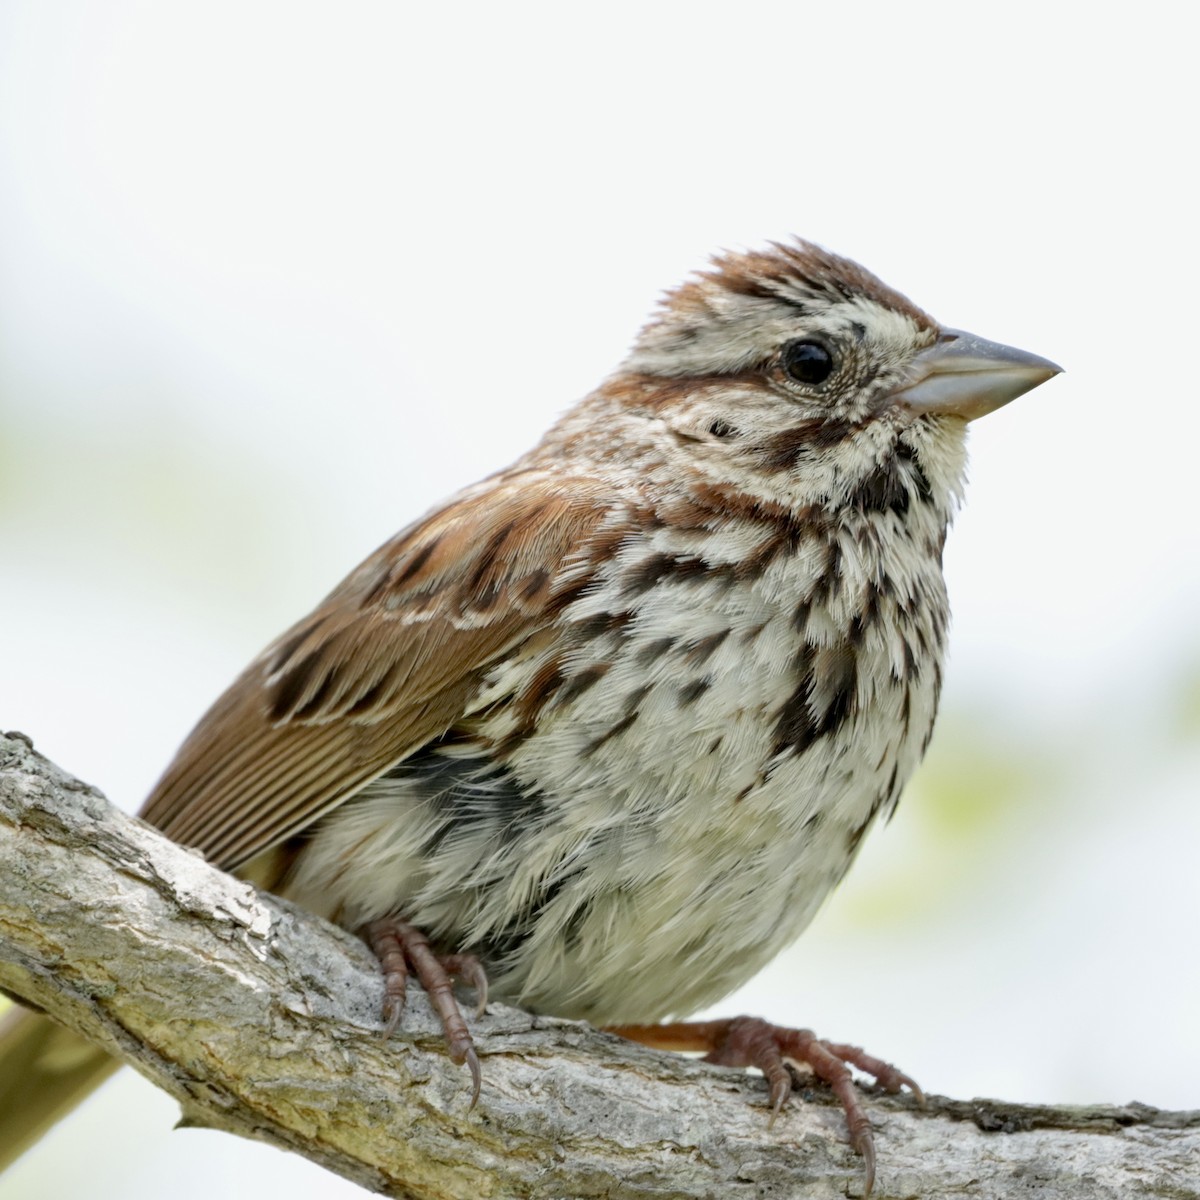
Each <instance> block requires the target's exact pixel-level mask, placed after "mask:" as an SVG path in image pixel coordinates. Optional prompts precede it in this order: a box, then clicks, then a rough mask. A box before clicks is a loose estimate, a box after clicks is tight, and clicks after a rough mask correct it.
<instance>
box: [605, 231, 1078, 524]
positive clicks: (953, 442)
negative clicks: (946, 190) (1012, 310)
mask: <svg viewBox="0 0 1200 1200" xmlns="http://www.w3.org/2000/svg"><path fill="white" fill-rule="evenodd" d="M1059 369H1060V368H1059V367H1057V366H1055V364H1054V363H1051V362H1048V361H1047V360H1046V359H1043V358H1039V357H1037V356H1036V355H1033V354H1028V353H1026V352H1024V351H1022V350H1016V349H1014V348H1012V347H1010V346H1003V345H999V344H998V343H995V342H989V341H987V340H985V339H983V338H979V337H976V336H974V335H971V334H967V333H964V332H962V331H961V330H955V329H948V328H944V327H942V326H941V325H939V324H938V322H937V321H935V320H934V319H933V318H932V317H930V316H928V315H927V314H926V313H925V312H923V311H922V310H921V309H919V308H917V307H916V305H914V304H913V303H912V302H911V301H909V300H908V299H906V298H905V297H904V296H902V295H901V294H900V293H899V292H896V291H894V290H893V289H892V288H890V287H888V286H887V285H886V284H884V283H883V282H882V281H881V280H879V279H877V278H876V277H875V276H874V275H872V274H871V273H870V272H869V271H866V270H864V269H863V268H862V267H860V266H858V265H857V264H856V263H854V262H851V261H850V260H849V259H845V258H840V257H838V256H837V255H834V254H831V253H829V252H828V251H826V250H823V249H821V248H820V247H817V246H814V245H812V244H810V243H807V242H802V241H796V242H792V243H787V244H778V243H777V244H772V245H771V246H769V247H768V248H767V249H766V250H762V251H752V252H748V253H737V254H735V253H727V254H723V255H720V256H718V257H717V258H715V259H714V260H713V262H712V264H711V265H710V267H709V269H707V270H705V271H702V272H700V273H699V274H697V275H696V276H694V277H693V278H691V279H689V280H688V281H687V282H685V283H684V284H682V285H681V286H680V287H678V288H676V289H674V290H673V291H671V292H669V293H667V294H666V296H664V298H663V301H662V303H661V305H660V307H659V310H658V311H657V312H656V313H655V315H654V316H653V317H652V318H651V320H650V321H649V323H648V324H647V325H646V327H645V328H644V329H643V330H642V332H641V334H640V335H639V337H638V339H637V341H636V343H635V345H634V347H633V350H632V351H631V353H630V354H629V356H628V357H627V358H626V360H625V362H624V363H623V364H622V366H621V369H620V371H619V372H618V374H617V375H616V376H614V378H613V380H611V381H610V384H609V388H608V390H609V393H610V395H613V396H617V397H619V398H620V400H621V402H622V403H623V404H624V405H625V406H627V408H629V409H632V410H635V411H637V412H639V413H640V414H642V415H645V416H651V417H652V418H653V419H654V420H655V422H657V423H659V424H660V426H665V427H666V428H667V429H669V430H670V432H671V435H672V436H674V437H676V438H679V439H681V440H682V441H683V442H686V443H687V452H688V454H689V455H690V456H692V457H693V458H694V459H695V460H697V461H698V462H700V463H702V464H703V463H707V464H709V465H710V466H711V467H712V468H713V469H717V470H719V469H721V467H722V465H725V466H728V467H729V468H731V469H734V470H741V471H748V472H752V473H753V474H754V475H755V476H758V477H760V482H761V477H762V476H764V475H769V476H772V477H774V484H773V485H772V487H771V488H770V489H769V490H770V491H772V492H778V491H779V490H780V489H781V488H782V489H783V490H784V491H785V492H787V493H788V494H789V496H790V498H791V500H792V501H793V502H804V503H811V502H813V501H814V500H824V501H825V502H826V503H828V504H831V505H834V506H836V505H840V504H843V503H845V502H846V501H847V500H848V499H852V498H853V497H854V496H855V495H862V494H864V493H863V492H862V486H863V480H864V478H866V477H868V476H871V475H872V473H875V472H878V471H879V470H880V469H881V467H884V466H887V465H888V464H889V463H890V461H891V457H892V456H894V455H895V454H896V452H897V448H900V452H901V453H902V454H903V455H906V456H907V457H908V459H909V461H915V460H920V459H925V460H928V461H927V463H926V465H927V467H928V472H927V474H928V475H929V476H933V477H937V482H938V483H939V484H940V485H941V486H940V487H939V488H938V489H937V490H942V491H948V492H949V493H953V492H955V491H956V490H957V487H958V480H959V479H960V477H961V473H962V464H963V459H964V452H963V444H964V432H965V426H966V423H967V422H968V421H971V420H973V419H974V418H976V417H979V416H982V415H983V414H985V413H988V412H991V411H993V410H994V409H996V408H999V407H1000V406H1001V405H1003V404H1006V403H1007V402H1008V401H1009V400H1012V399H1014V398H1015V397H1017V396H1019V395H1021V394H1022V393H1023V392H1026V391H1028V390H1029V389H1030V388H1033V387H1036V386H1037V385H1038V384H1039V383H1042V382H1044V381H1045V380H1047V379H1049V378H1050V377H1051V376H1052V375H1054V374H1057V373H1058V371H1059ZM781 476H782V477H786V478H780V477H781ZM914 478H915V476H914ZM754 490H761V489H758V488H756V489H754ZM946 499H947V504H951V503H952V499H953V497H952V496H951V495H947V498H946Z"/></svg>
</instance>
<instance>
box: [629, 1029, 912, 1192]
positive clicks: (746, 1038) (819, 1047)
mask: <svg viewBox="0 0 1200 1200" xmlns="http://www.w3.org/2000/svg"><path fill="white" fill-rule="evenodd" d="M609 1033H615V1034H617V1035H619V1036H620V1037H624V1038H629V1039H630V1040H631V1041H634V1042H641V1043H642V1045H644V1046H652V1047H654V1048H655V1049H656V1050H676V1051H689V1050H691V1051H701V1052H702V1053H703V1054H704V1060H705V1062H711V1063H716V1064H717V1065H718V1066H723V1067H756V1068H757V1069H758V1070H760V1071H761V1072H762V1073H763V1075H764V1076H765V1077H766V1080H767V1088H768V1090H769V1095H770V1098H771V1109H772V1112H771V1121H772V1123H774V1121H775V1118H776V1117H777V1116H778V1115H779V1110H780V1109H781V1108H782V1107H783V1105H784V1102H785V1101H786V1100H787V1098H788V1096H789V1095H790V1094H791V1091H792V1083H793V1080H792V1075H791V1072H790V1071H789V1070H788V1065H789V1064H793V1065H795V1066H797V1067H807V1068H808V1069H809V1070H811V1071H812V1073H813V1074H814V1075H815V1076H816V1077H817V1078H818V1079H822V1080H824V1081H825V1082H826V1083H827V1084H829V1086H830V1087H831V1088H832V1089H833V1091H834V1094H835V1095H836V1096H837V1098H838V1099H839V1100H840V1101H841V1102H842V1110H843V1111H844V1112H845V1114H846V1124H847V1125H848V1126H849V1129H850V1145H851V1146H853V1147H854V1149H855V1150H856V1151H857V1152H858V1153H859V1154H861V1155H862V1156H863V1159H864V1175H865V1180H864V1187H863V1196H864V1200H865V1197H868V1196H870V1194H871V1189H872V1187H874V1184H875V1141H874V1138H873V1136H872V1134H871V1122H870V1120H869V1119H868V1117H867V1114H866V1112H865V1111H864V1110H863V1106H862V1101H861V1100H860V1098H859V1095H858V1092H857V1090H856V1089H855V1087H854V1080H853V1079H852V1077H851V1075H850V1071H849V1068H848V1067H847V1066H846V1064H847V1063H849V1064H851V1066H855V1067H858V1069H859V1070H860V1071H865V1072H866V1073H867V1074H868V1075H873V1076H874V1077H875V1080H876V1082H878V1083H879V1084H880V1085H881V1086H882V1087H883V1088H884V1089H885V1090H887V1091H889V1092H898V1091H900V1089H901V1088H904V1087H907V1088H909V1089H910V1090H911V1091H912V1092H913V1094H914V1095H915V1096H916V1097H917V1099H918V1100H919V1101H920V1102H921V1103H922V1104H924V1103H925V1096H924V1094H923V1093H922V1092H921V1089H920V1088H919V1087H918V1086H917V1084H916V1082H915V1081H914V1080H912V1079H910V1078H909V1077H908V1076H907V1075H905V1074H904V1073H903V1072H902V1071H898V1070H897V1069H896V1068H895V1067H893V1066H892V1065H891V1064H890V1063H886V1062H884V1061H883V1060H882V1059H880V1058H875V1057H874V1055H871V1054H867V1053H866V1052H865V1051H863V1050H860V1049H859V1048H858V1047H857V1046H848V1045H846V1044H845V1043H843V1042H827V1041H823V1040H822V1039H821V1038H818V1037H817V1036H816V1035H815V1034H814V1033H813V1032H812V1030H810V1029H789V1028H787V1027H786V1026H783V1025H772V1024H770V1023H769V1022H767V1021H761V1020H759V1019H758V1018H757V1017H733V1018H731V1019H728V1020H724V1021H681V1022H676V1023H674V1024H670V1025H615V1026H612V1027H611V1028H610V1029H609Z"/></svg>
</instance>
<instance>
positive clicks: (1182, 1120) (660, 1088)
mask: <svg viewBox="0 0 1200 1200" xmlns="http://www.w3.org/2000/svg"><path fill="white" fill-rule="evenodd" d="M0 986H2V987H4V988H5V989H7V990H9V991H10V992H12V993H13V994H15V995H16V996H18V997H21V998H23V999H24V1000H26V1001H28V1002H30V1003H31V1004H33V1005H35V1006H37V1007H40V1008H43V1009H45V1010H46V1011H47V1012H48V1013H50V1014H52V1015H53V1016H54V1017H56V1018H57V1019H58V1020H59V1021H61V1022H63V1023H65V1024H66V1025H68V1026H70V1027H71V1028H73V1029H75V1030H77V1031H79V1032H80V1033H82V1034H84V1035H85V1036H86V1037H87V1038H88V1039H90V1040H91V1041H92V1042H94V1043H97V1044H99V1045H101V1046H103V1047H104V1049H106V1050H107V1051H109V1052H111V1053H114V1054H117V1055H119V1056H120V1057H121V1058H122V1059H124V1060H125V1061H127V1062H129V1063H132V1064H133V1065H134V1066H135V1067H136V1068H137V1069H138V1070H139V1071H141V1072H142V1074H143V1075H146V1076H147V1077H148V1078H150V1079H151V1080H153V1081H154V1082H155V1083H156V1084H158V1085H159V1086H160V1087H163V1088H165V1089H166V1090H167V1091H168V1092H170V1093H171V1094H172V1095H173V1096H174V1097H175V1098H176V1099H177V1100H178V1101H179V1103H180V1104H181V1105H182V1107H183V1114H184V1122H185V1123H187V1124H192V1125H206V1126H212V1127H215V1128H220V1129H226V1130H229V1131H230V1132H233V1133H239V1134H242V1135H243V1136H247V1137H254V1138H259V1139H262V1140H264V1141H267V1142H270V1143H272V1144H274V1145H276V1146H282V1147H284V1148H286V1149H289V1150H295V1151H297V1152H298V1153H300V1154H303V1155H305V1156H306V1157H308V1158H310V1159H312V1160H314V1161H315V1162H318V1163H320V1164H321V1165H322V1166H325V1167H328V1168H329V1169H330V1170H332V1171H336V1172H337V1173H338V1174H340V1175H343V1176H345V1177H346V1178H348V1179H351V1180H354V1181H355V1182H357V1183H359V1184H361V1185H363V1186H364V1187H366V1188H370V1189H373V1190H375V1191H378V1192H382V1193H384V1194H385V1195H390V1196H398V1197H419V1198H421V1200H426V1198H433V1197H436V1198H439V1200H443V1198H445V1200H449V1198H457V1197H462V1198H464V1200H465V1198H470V1200H476V1198H478V1197H482V1196H506V1197H507V1196H517V1197H593V1196H594V1197H600V1196H603V1197H606V1198H607V1200H634V1198H642V1197H654V1198H655V1200H668V1198H674V1197H697V1196H703V1197H720V1198H721V1200H737V1198H738V1197H747V1198H749V1197H756V1198H757V1197H772V1196H779V1197H783V1196H797V1195H804V1196H811V1197H844V1196H845V1195H846V1194H847V1190H849V1192H850V1194H857V1193H858V1192H859V1190H860V1188H861V1177H862V1175H861V1172H862V1168H861V1161H860V1160H858V1159H856V1158H855V1157H854V1155H853V1154H852V1153H851V1152H850V1150H849V1149H848V1147H847V1146H846V1143H845V1136H844V1127H843V1122H842V1116H841V1111H840V1109H839V1108H838V1106H837V1104H836V1103H835V1102H834V1101H833V1100H832V1098H831V1097H830V1096H829V1094H828V1092H827V1091H826V1090H825V1089H823V1088H820V1087H817V1086H814V1087H812V1088H808V1089H804V1098H805V1100H806V1101H807V1102H797V1103H794V1104H793V1105H792V1106H791V1107H790V1108H789V1109H788V1110H787V1112H786V1113H785V1114H784V1116H783V1117H782V1118H781V1119H780V1120H779V1121H778V1122H777V1123H776V1125H775V1127H774V1128H773V1129H768V1127H767V1119H766V1113H765V1110H764V1092H763V1087H762V1081H761V1080H760V1079H758V1078H755V1077H752V1076H747V1075H745V1074H744V1073H741V1072H735V1071H728V1070H723V1069H720V1068H716V1067H710V1066H707V1065H705V1064H703V1063H699V1062H695V1061H691V1060H687V1059H683V1058H679V1057H675V1056H671V1055H663V1054H657V1053H654V1052H652V1051H649V1050H646V1049H643V1048H641V1047H639V1046H635V1045H633V1044H631V1043H627V1042H623V1041H621V1040H619V1039H617V1038H614V1037H611V1036H608V1035H606V1034H602V1033H599V1032H597V1031H595V1030H593V1029H591V1028H589V1027H588V1026H586V1025H582V1024H578V1023H574V1022H567V1021H558V1020H552V1019H547V1018H541V1017H533V1016H530V1015H528V1014H526V1013H523V1012H519V1011H517V1010H515V1009H511V1008H505V1007H503V1006H501V1005H493V1006H492V1008H491V1011H490V1012H489V1015H488V1016H487V1017H486V1018H484V1019H483V1020H481V1021H479V1022H476V1023H475V1026H474V1032H475V1035H476V1039H477V1044H478V1047H479V1051H480V1054H481V1057H482V1060H483V1070H484V1086H483V1094H482V1096H481V1099H480V1102H479V1106H478V1108H477V1109H476V1110H475V1111H474V1112H468V1110H467V1103H468V1097H469V1092H470V1089H469V1083H468V1080H467V1078H466V1075H465V1072H464V1071H463V1070H462V1069H460V1068H458V1067H455V1066H454V1065H453V1064H452V1063H451V1062H450V1061H449V1059H448V1058H447V1057H446V1055H445V1053H444V1050H443V1047H442V1038H441V1033H440V1027H439V1025H438V1023H437V1021H436V1020H435V1019H434V1017H433V1016H432V1014H431V1013H430V1010H429V1008H428V1006H427V1005H426V1004H425V1001H424V997H423V996H422V995H421V994H420V992H419V991H418V990H417V989H415V988H414V989H413V995H412V997H411V999H410V1004H409V1009H408V1012H407V1013H406V1016H405V1021H404V1028H403V1029H402V1030H401V1031H400V1032H398V1033H397V1034H395V1035H394V1036H393V1037H392V1038H391V1039H390V1040H386V1041H385V1040H384V1039H383V1038H382V1037H381V1035H380V1023H379V1018H378V1013H379V1007H380V1003H381V994H382V988H381V983H380V979H379V974H378V969H377V966H376V964H375V963H374V961H373V960H372V957H371V955H370V953H369V952H368V951H367V950H366V948H365V947H363V946H362V945H361V944H360V943H359V942H358V941H357V940H356V939H355V938H353V937H351V936H350V935H348V934H346V933H344V932H343V931H341V930H338V929H335V928H333V927H332V926H330V925H328V924H326V923H324V922H322V921H319V920H317V919H315V918H313V917H311V916H308V915H306V914H304V913H302V912H300V911H298V910H296V909H294V908H292V907H291V906H289V905H287V904H286V903H284V902H282V901H279V900H277V899H275V898H274V897H271V896H268V895H265V894H263V893H261V892H258V891H256V890H255V889H254V888H253V887H251V886H249V885H248V884H246V883H242V882H239V881H237V880H235V879H233V878H231V877H230V876H228V875H225V874H223V873H222V872H220V871H216V870H214V869H213V868H212V867H210V866H208V865H207V864H206V863H205V862H204V861H203V860H202V859H201V858H200V857H198V856H197V855H195V854H193V853H191V852H189V851H187V850H183V849H181V848H180V847H179V846H176V845H174V844H173V843H171V842H169V841H167V840H165V839H164V838H162V837H161V836H159V835H158V834H157V833H155V832H154V831H153V830H151V829H149V828H148V827H146V826H145V825H143V824H142V823H140V822H139V821H137V820H135V819H133V818H131V817H127V816H125V815H123V814H122V813H120V812H119V811H117V810H116V809H114V808H113V807H112V806H111V805H110V804H109V803H108V802H107V801H106V800H105V799H104V797H103V796H101V795H100V793H99V792H97V791H96V790H95V789H93V788H90V787H88V786H86V785H84V784H81V783H79V782H78V781H77V780H75V779H73V778H71V777H70V776H69V775H67V774H66V773H65V772H63V771H62V770H60V769H59V768H57V767H56V766H54V765H53V764H52V763H50V762H48V761H46V760H45V759H43V758H42V757H41V756H40V755H38V754H36V753H35V752H34V751H33V749H32V747H31V746H30V745H29V743H28V739H25V738H24V737H22V736H21V735H8V736H7V737H4V736H0ZM871 1107H872V1115H873V1117H874V1120H875V1123H876V1125H877V1127H878V1135H877V1148H878V1152H879V1179H878V1183H877V1192H876V1194H877V1195H878V1196H881V1197H886V1196H922V1197H940V1196H950V1195H962V1194H964V1193H965V1192H968V1191H969V1192H970V1194H972V1195H988V1196H995V1197H1006V1196H1017V1195H1020V1196H1021V1197H1023V1198H1026V1197H1046V1198H1055V1197H1068V1196H1070V1197H1077V1196H1079V1195H1081V1194H1084V1192H1083V1191H1082V1190H1081V1189H1085V1190H1086V1194H1087V1195H1088V1196H1089V1197H1097V1198H1102V1197H1109V1196H1111V1197H1123V1196H1127V1195H1130V1194H1133V1193H1134V1192H1135V1191H1137V1192H1144V1191H1146V1190H1147V1189H1148V1190H1150V1191H1151V1192H1153V1194H1155V1195H1163V1196H1167V1195H1169V1196H1172V1197H1200V1113H1197V1112H1192V1113H1167V1112H1160V1111H1158V1110H1156V1109H1152V1108H1149V1107H1146V1106H1142V1105H1128V1106H1123V1107H1104V1106H1095V1107H1087V1108H1052V1107H1047V1106H1035V1105H1016V1104H1004V1103H997V1102H994V1101H971V1102H965V1103H964V1102H956V1101H950V1100H945V1099H942V1098H938V1097H934V1098H933V1099H932V1100H931V1102H930V1106H929V1109H928V1110H927V1111H925V1112H921V1111H920V1110H918V1109H917V1108H916V1106H915V1104H914V1103H913V1102H912V1100H911V1099H910V1098H904V1097H898V1098H897V1097H883V1096H880V1097H878V1098H874V1099H872V1100H871Z"/></svg>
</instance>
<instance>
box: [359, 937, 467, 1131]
mask: <svg viewBox="0 0 1200 1200" xmlns="http://www.w3.org/2000/svg"><path fill="white" fill-rule="evenodd" d="M363 936H364V937H365V938H366V940H367V944H368V945H369V946H370V947H371V949H372V950H374V951H375V955H376V957H377V958H378V959H379V965H380V966H381V967H382V968H383V1022H384V1035H385V1036H386V1035H388V1034H390V1033H391V1032H392V1031H393V1030H394V1029H395V1028H396V1026H397V1025H398V1024H399V1023H400V1018H401V1016H402V1015H403V1013H404V1001H405V997H406V994H407V990H408V972H409V968H410V967H411V968H412V971H413V973H414V974H415V975H416V977H417V979H418V980H419V981H420V983H421V986H422V987H423V988H424V989H425V994H426V995H427V996H428V997H429V1003H430V1004H432V1005H433V1009H434V1011H435V1012H436V1013H437V1015H438V1016H439V1017H440V1018H441V1021H442V1030H443V1032H444V1033H445V1035H446V1048H447V1049H448V1050H449V1051H450V1058H451V1060H452V1061H453V1062H456V1063H458V1064H460V1065H461V1064H462V1063H466V1064H467V1067H468V1069H469V1070H470V1072H471V1107H472V1108H474V1107H475V1102H476V1101H477V1100H478V1099H479V1085H480V1082H481V1080H482V1074H481V1072H480V1069H479V1055H478V1054H476V1053H475V1043H474V1041H473V1040H472V1039H471V1034H470V1033H469V1032H468V1030H467V1023H466V1021H465V1020H464V1019H463V1015H462V1009H460V1008H459V1006H458V1001H457V1000H456V999H455V996H454V985H453V984H452V983H451V982H450V981H451V979H460V980H461V981H462V982H463V983H466V984H468V985H469V986H471V987H473V988H474V989H475V991H476V993H477V995H478V997H479V998H478V1001H477V1003H476V1006H475V1015H476V1016H477V1017H480V1016H482V1015H483V1011H484V1009H485V1007H486V1006H487V976H486V975H485V974H484V971H483V966H482V965H481V964H480V962H479V959H477V958H476V957H475V955H473V954H447V955H444V956H442V957H439V956H438V955H437V954H435V953H434V951H433V949H432V947H431V946H430V945H429V939H428V938H427V937H426V936H425V935H424V934H423V933H422V932H421V931H420V930H419V929H418V928H417V927H416V926H415V925H410V924H409V923H408V922H407V921H402V920H400V918H399V917H384V918H383V919H382V920H379V921H372V922H371V923H370V924H368V925H366V926H364V927H363Z"/></svg>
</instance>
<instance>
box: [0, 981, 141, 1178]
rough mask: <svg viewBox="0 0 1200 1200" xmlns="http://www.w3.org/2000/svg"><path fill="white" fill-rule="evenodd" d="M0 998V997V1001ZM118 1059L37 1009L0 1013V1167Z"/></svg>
mask: <svg viewBox="0 0 1200 1200" xmlns="http://www.w3.org/2000/svg"><path fill="white" fill-rule="evenodd" d="M3 1004H4V1000H3V998H2V997H0V1007H2V1006H3ZM120 1065H121V1064H120V1063H119V1062H118V1061H117V1060H116V1059H115V1058H113V1057H112V1056H111V1055H109V1054H106V1053H105V1052H104V1051H103V1050H101V1049H100V1048H99V1047H98V1046H93V1045H92V1043H91V1042H89V1041H87V1040H86V1039H85V1038H83V1037H81V1036H80V1035H79V1034H77V1033H76V1032H75V1031H74V1030H73V1029H68V1028H66V1026H64V1025H59V1024H57V1023H56V1022H54V1021H52V1020H50V1018H49V1017H47V1016H43V1015H42V1014H41V1013H36V1012H30V1011H29V1010H28V1009H24V1008H18V1007H17V1006H15V1005H14V1006H13V1007H12V1008H11V1010H10V1011H8V1012H6V1013H4V1015H3V1016H2V1017H0V1171H3V1170H4V1168H5V1167H7V1166H8V1165H9V1163H11V1162H13V1161H14V1160H15V1159H17V1158H18V1157H20V1155H21V1154H23V1153H24V1152H25V1151H26V1150H27V1149H28V1148H29V1147H30V1146H32V1145H33V1144H34V1143H35V1142H36V1141H37V1140H38V1139H39V1138H40V1137H41V1136H42V1134H44V1133H45V1132H46V1131H47V1130H48V1129H49V1128H50V1127H51V1126H52V1125H54V1123H55V1122H56V1121H58V1120H60V1119H61V1118H62V1117H65V1116H66V1115H67V1113H69V1112H70V1111H71V1109H73V1108H74V1107H75V1106H76V1105H77V1104H79V1103H80V1101H82V1100H83V1099H84V1098H85V1097H86V1096H88V1095H89V1094H90V1093H91V1092H92V1091H93V1090H94V1089H95V1088H97V1087H99V1086H100V1084H101V1083H103V1082H104V1080H106V1079H107V1078H108V1077H109V1075H111V1074H112V1073H113V1072H114V1071H115V1070H116V1069H117V1067H119V1066H120Z"/></svg>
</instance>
